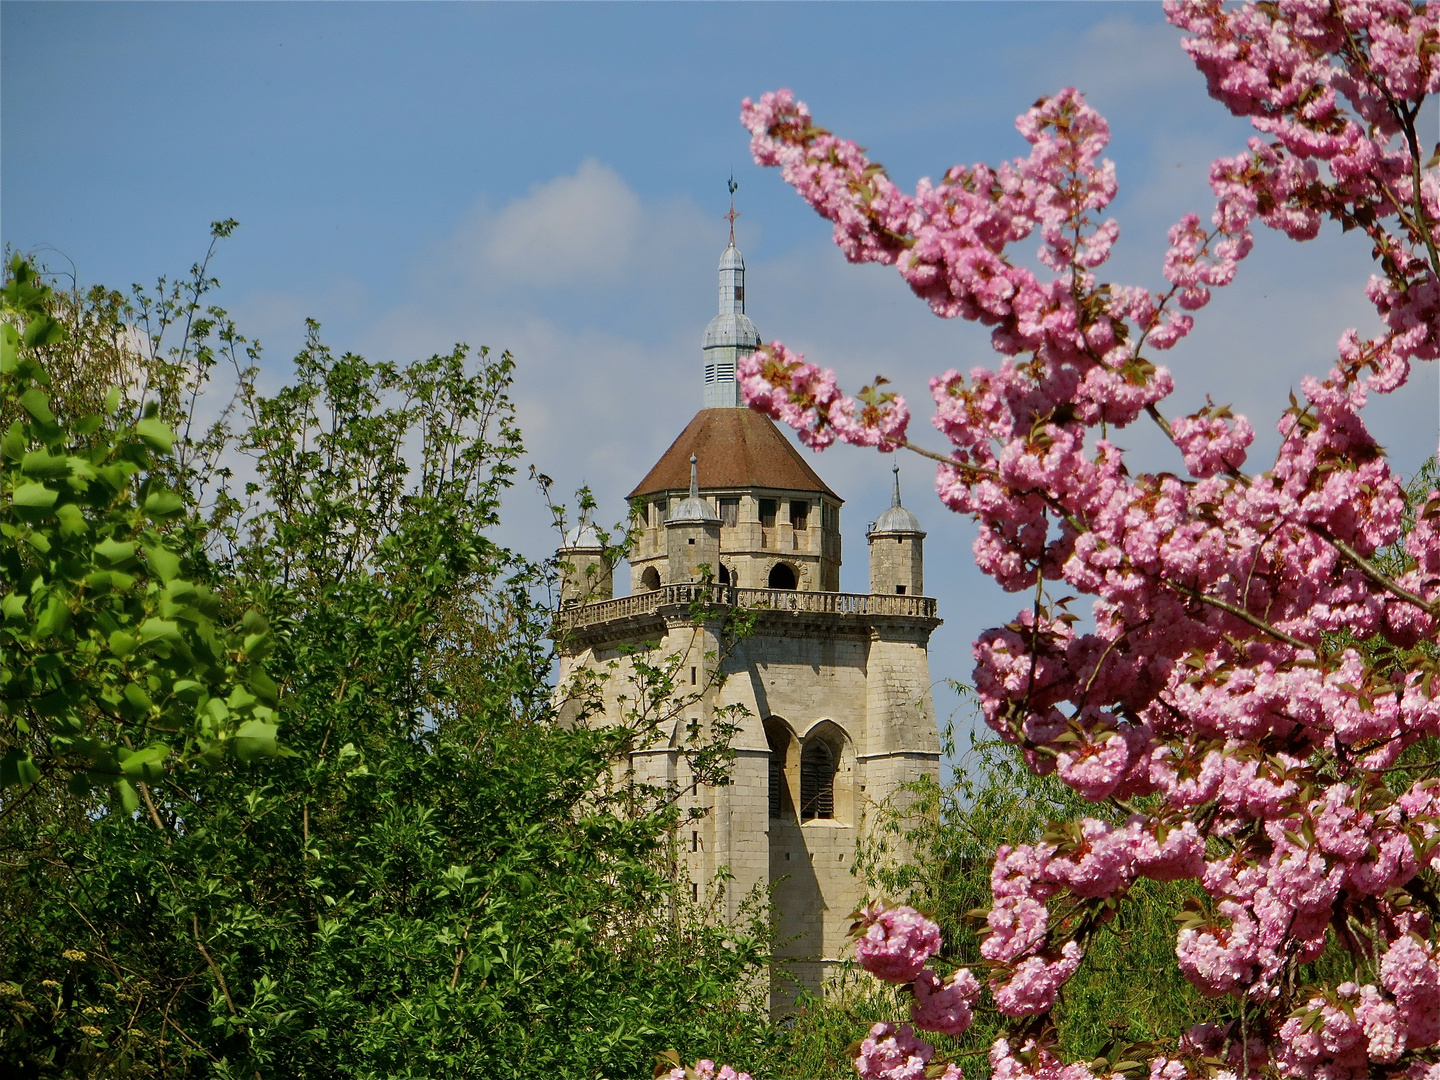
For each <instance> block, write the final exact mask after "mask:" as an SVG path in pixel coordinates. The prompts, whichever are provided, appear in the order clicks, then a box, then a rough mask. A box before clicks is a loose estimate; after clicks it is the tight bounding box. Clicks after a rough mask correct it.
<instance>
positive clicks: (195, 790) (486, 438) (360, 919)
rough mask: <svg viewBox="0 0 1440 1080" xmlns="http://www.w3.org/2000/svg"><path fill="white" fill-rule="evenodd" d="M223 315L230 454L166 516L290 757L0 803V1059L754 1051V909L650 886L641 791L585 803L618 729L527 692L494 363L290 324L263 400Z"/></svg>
mask: <svg viewBox="0 0 1440 1080" xmlns="http://www.w3.org/2000/svg"><path fill="white" fill-rule="evenodd" d="M201 277H203V274H202V275H201ZM207 280H208V279H207ZM207 287H208V286H207ZM90 295H91V297H92V298H93V297H94V296H96V295H97V294H90ZM111 295H113V294H104V296H111ZM197 302H198V301H197ZM139 309H140V305H138V304H132V305H131V308H130V310H132V311H134V310H139ZM75 310H79V311H80V312H81V313H82V314H83V317H84V318H86V319H90V318H93V319H95V320H96V321H97V322H103V321H104V319H105V318H109V317H113V316H111V315H107V314H106V312H105V310H104V309H103V305H102V304H101V303H99V302H96V301H95V300H93V299H91V300H85V299H84V298H82V300H81V302H80V306H79V308H78V309H72V315H73V313H74V311H75ZM108 310H110V311H113V312H118V311H120V310H122V309H121V308H119V307H112V308H110V309H108ZM205 318H206V319H207V320H209V321H210V324H211V326H212V327H214V326H225V325H228V323H227V322H226V320H225V317H224V313H223V311H220V310H219V309H217V308H208V309H207V310H206V314H205ZM112 329H114V328H112ZM212 332H213V331H212ZM115 336H118V332H117V334H116V335H115ZM231 342H232V343H233V344H234V345H235V346H236V348H235V350H234V353H233V358H234V359H235V360H236V361H237V363H238V364H239V367H240V370H239V375H240V380H239V384H240V398H239V412H238V414H237V415H238V417H239V419H237V420H236V421H235V423H236V426H237V427H239V428H240V430H239V434H238V436H237V439H236V442H237V445H238V447H239V449H240V450H241V451H242V452H243V454H244V455H245V456H246V457H245V460H246V461H248V465H246V466H245V467H244V473H243V475H245V476H246V477H248V480H247V481H246V482H245V483H244V484H243V485H239V484H238V482H236V481H233V479H232V478H231V477H222V478H221V480H222V482H221V483H219V484H217V485H215V486H214V487H212V488H210V489H203V490H210V491H211V492H212V496H211V497H210V498H209V500H208V502H206V504H205V506H204V507H203V508H202V507H201V506H200V502H201V499H200V496H199V494H197V492H199V491H201V490H202V488H201V487H200V486H198V485H197V484H196V483H195V476H196V474H186V473H182V472H176V473H174V474H172V475H175V476H177V477H179V479H180V480H181V481H184V482H177V483H176V485H175V486H174V487H173V488H171V489H170V490H173V491H175V492H176V493H177V494H178V495H180V496H181V498H182V500H183V504H182V506H181V507H180V508H179V509H178V510H177V511H176V516H175V517H174V518H172V519H170V520H169V521H168V522H167V528H168V529H171V530H172V531H174V532H177V533H181V534H183V535H185V536H186V537H188V538H190V539H189V541H188V546H187V547H186V548H185V549H184V550H185V555H184V558H186V559H189V560H192V563H191V565H194V566H197V567H199V566H202V565H203V566H205V567H207V568H208V574H209V576H208V577H207V578H206V580H207V581H209V582H210V583H211V588H212V591H213V595H214V596H215V602H216V605H217V617H218V618H219V619H221V620H224V619H225V618H227V617H230V616H231V615H232V614H233V613H234V612H239V611H244V610H248V609H250V608H251V607H254V608H258V609H260V610H263V611H265V612H266V613H267V616H268V618H269V621H270V624H271V626H272V627H273V630H272V635H273V637H272V644H271V648H272V651H271V653H270V655H269V656H268V657H267V658H266V669H267V671H268V672H269V674H270V676H271V677H272V678H273V679H274V681H275V683H276V685H277V687H278V690H279V701H280V708H281V710H282V713H283V717H284V727H283V736H284V740H285V744H286V745H287V746H288V747H290V748H291V749H292V751H293V754H292V756H288V757H277V758H271V759H268V760H265V761H263V762H249V761H246V760H240V761H237V762H236V763H235V764H234V765H233V766H232V767H231V768H230V769H218V770H217V769H211V768H206V767H204V766H203V764H202V762H201V759H199V758H197V757H190V758H185V759H181V760H179V761H175V762H172V766H171V768H170V769H169V770H168V771H167V772H166V773H164V774H163V776H162V775H158V774H157V775H154V776H153V777H152V782H151V784H150V788H149V794H150V796H151V802H150V804H148V805H147V806H146V807H145V811H144V812H143V813H138V814H136V813H129V812H126V811H127V808H126V807H125V806H124V805H123V804H111V803H107V802H106V801H104V800H103V799H101V798H99V797H98V796H96V795H94V794H90V795H73V796H70V795H64V794H63V791H62V790H59V789H56V788H54V787H53V786H51V787H47V786H45V785H43V784H37V785H35V786H34V787H33V788H32V789H30V791H31V794H29V795H28V797H26V798H24V799H18V798H12V799H10V800H9V801H7V802H6V803H5V804H4V805H3V806H0V957H3V961H0V1025H3V1034H0V1062H3V1067H4V1069H5V1070H7V1071H9V1072H12V1073H16V1074H19V1075H36V1076H89V1075H96V1074H99V1073H107V1074H109V1073H113V1074H115V1075H133V1076H179V1075H190V1074H206V1075H217V1076H231V1075H233V1076H245V1077H250V1076H272V1075H274V1076H297V1077H303V1076H311V1077H335V1076H355V1077H382V1076H383V1077H391V1076H442V1075H475V1076H487V1077H488V1076H495V1077H505V1076H526V1077H528V1076H535V1075H564V1076H601V1075H640V1074H644V1073H648V1072H649V1069H650V1063H651V1061H652V1055H653V1054H654V1053H655V1052H656V1051H657V1050H659V1049H661V1048H664V1047H667V1046H676V1047H680V1048H683V1049H685V1050H686V1051H687V1052H692V1051H695V1050H698V1049H699V1047H700V1046H702V1045H708V1046H721V1047H728V1048H730V1049H731V1050H732V1051H733V1052H735V1053H745V1054H755V1053H766V1052H769V1049H768V1048H771V1047H773V1045H774V1043H775V1036H774V1034H773V1033H772V1032H771V1031H770V1029H769V1028H768V1026H767V1024H766V1022H765V1015H764V1010H763V996H762V987H761V980H760V978H759V974H760V972H761V970H762V969H761V966H760V965H761V964H762V962H763V959H764V952H765V943H764V938H763V931H764V920H763V919H757V921H756V923H755V924H754V925H753V926H751V927H740V928H726V927H719V926H716V925H715V924H714V923H713V922H711V921H709V920H708V919H707V918H706V917H705V914H704V912H703V911H701V910H699V908H698V906H695V905H691V903H690V902H689V900H688V897H686V896H676V895H674V891H673V890H672V887H671V881H670V877H669V875H668V874H667V865H668V861H669V857H670V846H671V844H672V841H673V836H674V829H675V826H676V822H677V814H676V811H675V810H674V808H673V803H672V802H671V801H669V800H668V799H667V798H666V797H665V793H654V794H653V796H646V795H644V794H643V793H642V794H641V795H639V796H637V795H635V794H634V793H627V795H626V798H625V801H624V802H623V810H624V812H623V813H617V812H615V811H616V809H617V805H618V804H617V803H616V802H615V801H613V800H611V799H608V798H607V797H606V791H607V790H608V788H609V785H608V783H607V782H608V781H609V780H610V779H611V778H612V777H613V776H614V775H615V768H616V763H617V760H618V758H617V755H618V754H619V753H620V752H621V751H622V750H623V749H624V748H625V747H626V746H627V745H629V743H630V740H632V739H633V737H634V733H633V732H631V731H629V730H626V729H623V728H622V729H592V728H587V727H584V726H566V725H561V724H557V723H555V722H554V721H555V716H554V711H553V707H552V701H551V695H552V690H551V687H550V686H549V685H548V683H547V680H546V674H547V672H548V668H549V649H548V644H547V641H546V635H547V633H548V632H549V628H550V621H551V613H550V609H549V607H548V606H547V604H545V603H544V602H543V597H545V596H546V594H547V592H548V589H549V587H550V585H551V583H552V575H553V569H552V568H551V567H549V566H546V565H544V564H536V563H533V562H530V561H527V560H525V559H523V558H521V557H520V556H518V555H516V554H514V553H513V552H509V551H506V550H503V549H501V548H499V547H498V546H496V545H495V544H494V543H493V541H491V540H490V539H489V537H488V535H487V533H488V530H490V529H491V527H493V525H494V524H495V523H496V521H497V520H498V514H499V508H500V498H501V494H502V492H503V490H504V489H505V487H506V485H507V484H508V483H509V482H510V480H511V477H512V475H513V469H514V463H515V461H516V460H517V458H518V456H519V455H520V453H521V444H520V439H519V433H518V431H517V430H516V428H515V425H514V422H513V412H512V408H511V405H510V402H509V400H508V398H507V396H506V391H507V388H508V384H509V380H510V377H511V373H512V371H513V360H512V359H511V358H510V357H509V356H508V355H502V356H496V355H493V354H491V353H489V352H488V351H486V350H483V349H482V350H480V351H479V352H478V353H475V354H472V353H470V352H469V350H467V349H465V348H463V347H457V348H456V349H455V350H454V351H453V352H451V353H449V354H446V355H443V356H435V357H431V358H429V359H427V360H421V361H417V362H414V363H411V364H408V365H395V364H389V363H377V362H372V361H368V360H365V359H363V358H361V357H358V356H354V355H351V354H345V355H343V356H338V357H337V356H334V355H333V354H332V353H331V352H330V351H329V350H328V349H327V348H326V347H325V346H324V344H323V343H322V342H321V340H320V337H319V332H318V327H316V326H314V325H313V324H312V326H311V328H310V335H309V339H308V341H307V343H306V345H305V347H304V349H303V350H302V351H301V353H300V355H299V356H298V357H297V358H296V362H295V372H294V378H293V379H292V381H291V384H290V385H289V386H287V387H286V388H284V389H283V390H281V391H280V392H279V393H277V394H275V395H273V396H268V397H267V396H265V395H262V394H260V393H259V392H258V391H257V390H256V389H255V387H254V382H253V379H252V378H251V377H250V373H249V372H248V370H246V365H245V358H246V356H247V350H248V356H250V357H253V356H255V355H257V351H256V350H255V348H254V347H253V346H250V345H248V343H243V341H242V340H241V339H239V338H238V335H233V333H232V334H231ZM142 360H143V356H142ZM77 395H78V397H79V398H83V397H84V396H85V395H84V394H83V393H78V392H77ZM235 460H236V459H234V458H229V459H224V462H223V463H233V462H234V461H235ZM233 467H234V468H235V475H241V469H240V467H239V466H238V465H234V466H233ZM209 475H210V476H215V475H217V472H213V471H212V472H211V473H210V474H209ZM202 511H203V515H204V516H203V520H202ZM165 535H167V536H169V535H170V533H166V534H165ZM182 565H184V564H182ZM67 663H68V661H67Z"/></svg>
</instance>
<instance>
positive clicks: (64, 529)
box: [55, 503, 90, 536]
mask: <svg viewBox="0 0 1440 1080" xmlns="http://www.w3.org/2000/svg"><path fill="white" fill-rule="evenodd" d="M55 516H56V518H58V519H59V521H60V534H61V535H62V536H84V535H85V533H86V532H88V531H89V528H90V525H89V523H88V522H87V521H86V520H85V514H84V512H83V511H81V509H80V507H78V506H76V505H75V504H74V503H65V504H63V505H62V506H60V507H59V508H58V509H57V510H56V511H55Z"/></svg>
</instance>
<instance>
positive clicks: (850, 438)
mask: <svg viewBox="0 0 1440 1080" xmlns="http://www.w3.org/2000/svg"><path fill="white" fill-rule="evenodd" d="M736 375H737V376H738V378H739V380H740V389H741V392H742V393H743V394H744V395H745V398H746V400H747V401H748V402H750V403H751V406H752V407H753V408H757V409H764V410H765V411H766V412H769V413H770V414H771V415H772V416H774V417H776V418H777V419H780V420H783V421H784V422H785V423H787V424H789V425H790V426H791V427H793V428H794V429H795V430H796V431H798V432H799V433H800V441H801V442H803V443H804V444H805V445H806V446H808V447H810V448H811V449H812V450H823V449H825V447H827V446H829V445H830V444H831V443H833V442H834V441H835V439H836V438H837V437H838V438H839V439H840V440H841V441H842V442H847V443H851V444H853V445H855V446H873V447H875V448H876V449H878V450H881V451H887V452H888V451H891V450H894V449H895V448H896V447H899V446H902V445H904V443H905V433H906V428H907V427H908V426H909V424H910V410H909V408H908V407H907V406H906V404H905V399H904V398H903V397H899V396H897V395H894V394H879V393H876V392H874V391H867V392H865V393H862V394H861V397H860V400H858V401H857V400H856V399H854V398H848V397H845V396H844V395H843V394H841V393H840V391H839V390H837V389H836V387H835V373H834V372H832V371H822V370H821V369H820V368H817V367H816V366H815V365H814V364H807V363H805V354H804V353H793V352H791V351H790V350H789V349H787V348H785V346H784V345H782V344H781V343H780V342H778V341H775V342H771V343H770V345H769V346H767V347H763V348H759V349H756V350H755V351H754V352H753V353H750V354H749V355H747V356H742V357H741V358H740V361H739V363H738V364H737V365H736Z"/></svg>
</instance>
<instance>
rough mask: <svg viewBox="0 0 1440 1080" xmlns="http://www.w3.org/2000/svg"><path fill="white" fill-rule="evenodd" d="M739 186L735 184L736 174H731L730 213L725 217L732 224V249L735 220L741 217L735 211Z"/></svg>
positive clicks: (732, 245)
mask: <svg viewBox="0 0 1440 1080" xmlns="http://www.w3.org/2000/svg"><path fill="white" fill-rule="evenodd" d="M739 186H740V185H739V184H737V183H736V182H735V174H734V173H731V174H730V183H729V187H730V212H729V213H728V214H726V215H725V220H726V221H728V222H730V246H731V247H734V246H735V219H736V218H737V217H739V216H740V213H739V211H737V210H736V209H735V191H736V189H737V188H739Z"/></svg>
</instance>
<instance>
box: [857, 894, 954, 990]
mask: <svg viewBox="0 0 1440 1080" xmlns="http://www.w3.org/2000/svg"><path fill="white" fill-rule="evenodd" d="M859 915H860V918H859V919H858V920H857V921H856V923H855V925H854V927H853V933H854V935H855V959H856V961H857V962H858V963H859V964H860V966H861V967H863V968H864V969H865V970H866V971H868V972H869V973H870V974H871V975H874V976H875V977H876V978H877V979H884V980H885V981H886V982H892V983H905V982H909V981H910V980H911V979H913V978H915V976H917V975H919V974H920V969H921V968H923V967H924V966H925V961H927V960H929V959H930V957H932V956H934V955H935V954H936V953H937V952H939V951H940V927H939V926H937V925H936V924H935V923H934V922H933V921H932V920H930V919H927V918H926V917H925V916H924V915H922V914H920V912H918V911H916V910H915V909H914V908H911V907H903V906H902V907H886V906H885V905H884V904H881V903H878V902H877V903H874V904H871V905H870V906H869V907H867V908H865V909H864V910H863V911H861V912H860V913H859Z"/></svg>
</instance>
